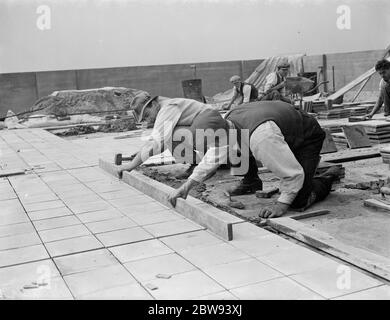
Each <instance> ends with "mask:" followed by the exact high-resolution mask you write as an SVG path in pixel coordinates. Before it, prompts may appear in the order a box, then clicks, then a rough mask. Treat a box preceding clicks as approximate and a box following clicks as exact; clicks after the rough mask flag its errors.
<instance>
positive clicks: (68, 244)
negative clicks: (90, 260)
mask: <svg viewBox="0 0 390 320" xmlns="http://www.w3.org/2000/svg"><path fill="white" fill-rule="evenodd" d="M102 247H103V245H102V244H101V243H100V242H99V241H98V240H97V239H96V238H95V237H94V236H92V235H91V236H83V237H77V238H71V239H66V240H59V241H54V242H49V243H46V248H47V250H48V251H49V253H50V255H51V256H52V257H58V256H63V255H66V254H71V253H76V252H83V251H90V250H93V249H100V248H102Z"/></svg>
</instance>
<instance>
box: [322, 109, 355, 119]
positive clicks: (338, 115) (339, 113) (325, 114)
mask: <svg viewBox="0 0 390 320" xmlns="http://www.w3.org/2000/svg"><path fill="white" fill-rule="evenodd" d="M349 116H350V111H349V110H348V109H343V108H340V107H338V108H332V109H330V110H327V111H321V112H319V113H318V119H342V118H348V117H349Z"/></svg>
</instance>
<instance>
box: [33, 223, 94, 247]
mask: <svg viewBox="0 0 390 320" xmlns="http://www.w3.org/2000/svg"><path fill="white" fill-rule="evenodd" d="M89 234H91V233H90V232H89V230H88V229H87V228H86V227H85V226H84V225H82V224H78V225H74V226H67V227H62V228H56V229H49V230H42V231H39V235H40V237H41V239H42V241H43V242H45V243H47V242H52V241H58V240H64V239H70V238H76V237H82V236H87V235H89Z"/></svg>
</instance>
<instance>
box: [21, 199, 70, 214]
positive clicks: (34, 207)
mask: <svg viewBox="0 0 390 320" xmlns="http://www.w3.org/2000/svg"><path fill="white" fill-rule="evenodd" d="M62 207H65V205H64V203H63V202H62V201H61V200H54V201H45V202H37V203H31V204H24V208H25V209H26V211H27V212H29V213H30V212H33V211H41V210H48V209H56V208H62Z"/></svg>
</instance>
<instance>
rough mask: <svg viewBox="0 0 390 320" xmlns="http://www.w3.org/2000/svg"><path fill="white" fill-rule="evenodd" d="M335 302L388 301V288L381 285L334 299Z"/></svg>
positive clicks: (389, 298)
mask: <svg viewBox="0 0 390 320" xmlns="http://www.w3.org/2000/svg"><path fill="white" fill-rule="evenodd" d="M335 300H390V286H388V285H382V286H379V287H375V288H370V289H366V290H363V291H358V292H355V293H351V294H347V295H345V296H341V297H338V298H335Z"/></svg>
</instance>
